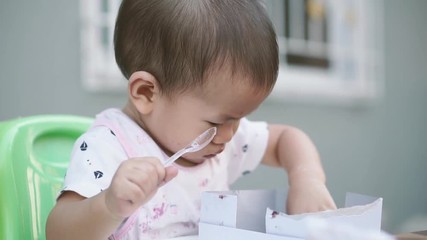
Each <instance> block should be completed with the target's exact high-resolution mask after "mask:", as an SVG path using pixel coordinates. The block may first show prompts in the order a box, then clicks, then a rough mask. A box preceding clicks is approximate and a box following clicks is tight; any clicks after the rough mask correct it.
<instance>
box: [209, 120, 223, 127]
mask: <svg viewBox="0 0 427 240" xmlns="http://www.w3.org/2000/svg"><path fill="white" fill-rule="evenodd" d="M208 123H209V124H210V125H212V126H219V125H221V124H222V123H219V122H209V121H208Z"/></svg>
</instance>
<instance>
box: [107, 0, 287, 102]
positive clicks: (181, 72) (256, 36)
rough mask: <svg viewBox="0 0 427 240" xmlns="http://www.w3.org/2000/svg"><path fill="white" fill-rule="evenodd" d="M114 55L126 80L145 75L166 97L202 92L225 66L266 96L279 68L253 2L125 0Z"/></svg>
mask: <svg viewBox="0 0 427 240" xmlns="http://www.w3.org/2000/svg"><path fill="white" fill-rule="evenodd" d="M114 49H115V56H116V62H117V64H118V66H119V68H120V70H121V71H122V73H123V75H124V76H125V77H126V78H128V79H129V77H130V75H132V73H133V72H136V71H147V72H149V73H151V74H152V75H154V76H155V77H156V79H157V81H158V82H159V85H160V91H161V92H162V93H163V94H165V95H167V96H173V95H174V94H177V93H178V92H185V91H187V90H190V89H194V88H196V87H202V86H203V85H204V84H205V80H206V78H207V77H209V76H210V75H209V74H211V73H214V72H215V71H217V70H220V69H221V68H222V67H224V66H225V64H227V67H229V69H231V71H232V74H233V75H234V74H239V76H240V75H242V76H244V77H245V79H246V78H247V79H250V81H251V82H250V84H252V85H253V86H254V87H256V88H259V90H265V91H270V90H271V89H272V88H273V86H274V84H275V82H276V78H277V72H278V65H279V58H278V47H277V41H276V34H275V32H274V29H273V26H272V23H271V21H270V19H269V17H268V15H267V13H266V11H265V8H264V6H263V5H262V3H261V2H260V1H257V0H123V1H122V4H121V6H120V10H119V13H118V16H117V21H116V26H115V33H114Z"/></svg>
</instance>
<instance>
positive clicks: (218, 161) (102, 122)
mask: <svg viewBox="0 0 427 240" xmlns="http://www.w3.org/2000/svg"><path fill="white" fill-rule="evenodd" d="M267 142H268V129H267V124H266V123H265V122H252V121H249V120H247V119H245V118H243V119H241V121H240V125H239V128H238V130H237V132H236V134H235V135H234V137H233V138H232V140H231V141H230V142H229V143H228V144H227V145H226V147H225V149H224V151H223V152H222V153H220V154H218V155H217V156H216V157H214V158H211V159H209V160H206V161H205V162H203V163H202V164H200V165H197V166H195V167H182V166H179V165H176V166H177V167H178V168H179V174H178V176H177V177H176V178H174V179H173V180H171V181H170V182H169V183H167V184H166V185H165V186H163V187H161V188H160V189H159V190H158V192H157V193H156V195H155V196H154V197H153V198H152V199H151V200H150V201H149V202H148V203H146V204H145V205H143V206H141V207H140V208H139V210H137V211H136V212H135V213H134V214H133V215H132V216H130V217H129V218H127V219H126V220H125V221H124V222H123V223H122V225H121V226H120V227H119V228H118V229H117V231H116V232H115V233H114V234H113V235H112V236H111V237H110V239H165V238H172V237H177V236H184V235H195V234H197V229H198V222H199V212H200V198H201V192H202V191H223V190H228V189H229V186H230V184H232V183H233V182H234V181H235V180H237V179H238V178H239V177H240V176H242V175H244V174H247V173H249V172H251V171H253V170H254V169H255V168H256V167H257V166H258V165H259V163H260V162H261V159H262V157H263V155H264V152H265V150H266V147H267ZM144 156H153V157H157V158H159V159H160V160H165V159H167V158H168V156H167V155H166V154H165V153H164V152H163V151H162V150H161V149H160V147H159V146H158V145H157V144H156V143H155V142H154V140H153V139H152V138H151V137H150V136H149V135H148V134H147V133H146V132H145V131H144V130H143V129H142V128H140V127H139V126H138V125H137V124H136V123H135V122H134V121H133V120H131V119H130V118H129V117H128V116H127V115H125V114H124V113H123V112H122V111H121V110H119V109H107V110H105V111H103V112H101V113H100V114H98V115H97V116H96V119H95V121H94V123H93V125H92V127H91V128H90V129H89V130H88V131H87V132H86V133H85V134H83V135H82V136H81V137H80V138H79V139H78V140H77V141H76V143H75V145H74V148H73V151H72V155H71V161H70V165H69V168H68V170H67V174H66V176H65V181H64V187H63V189H62V191H74V192H76V193H78V194H80V195H82V196H84V197H87V198H90V197H93V196H94V195H96V194H98V193H99V192H101V191H103V190H105V189H106V188H108V187H109V185H110V183H111V180H112V178H113V175H114V173H115V171H116V170H117V168H118V167H119V165H120V163H121V162H123V161H126V159H129V158H133V157H144Z"/></svg>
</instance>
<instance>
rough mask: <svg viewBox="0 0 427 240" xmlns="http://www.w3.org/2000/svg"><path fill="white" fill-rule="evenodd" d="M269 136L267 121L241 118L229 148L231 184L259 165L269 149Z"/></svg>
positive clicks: (229, 177) (229, 176)
mask: <svg viewBox="0 0 427 240" xmlns="http://www.w3.org/2000/svg"><path fill="white" fill-rule="evenodd" d="M268 136H269V132H268V124H267V123H266V122H258V121H257V122H255V121H249V120H248V119H246V118H242V119H241V120H240V124H239V128H238V129H237V132H236V134H235V135H234V137H233V139H232V140H231V142H230V143H229V147H230V148H229V149H228V150H227V154H228V157H229V158H231V159H230V162H229V166H228V179H229V184H232V183H234V182H235V181H236V180H237V179H238V178H239V177H241V176H242V175H245V174H248V173H250V172H252V171H253V170H255V169H256V168H257V167H258V165H259V164H260V163H261V161H262V159H263V157H264V154H265V151H266V149H267V144H268Z"/></svg>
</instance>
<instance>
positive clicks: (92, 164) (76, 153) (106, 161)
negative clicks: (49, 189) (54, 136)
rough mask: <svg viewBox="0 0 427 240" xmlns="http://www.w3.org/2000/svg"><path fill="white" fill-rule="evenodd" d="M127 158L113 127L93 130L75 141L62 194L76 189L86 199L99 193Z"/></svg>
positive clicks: (108, 183) (107, 185) (100, 127)
mask: <svg viewBox="0 0 427 240" xmlns="http://www.w3.org/2000/svg"><path fill="white" fill-rule="evenodd" d="M127 158H128V157H127V155H126V153H125V151H124V150H123V147H122V146H121V145H120V143H119V141H118V140H117V138H116V136H115V135H114V133H113V132H111V131H110V129H108V128H107V127H104V126H99V127H95V128H92V129H90V130H89V131H88V132H86V133H85V134H83V135H82V136H81V137H80V138H79V139H78V140H77V141H76V142H75V144H74V147H73V151H72V153H71V160H70V164H69V167H68V169H67V173H66V175H65V179H64V186H63V189H62V191H61V193H62V192H64V191H73V192H76V193H78V194H80V195H81V196H83V197H86V198H89V197H92V196H94V195H96V194H98V193H99V192H101V191H103V190H104V189H106V188H108V187H109V186H110V183H111V180H112V178H113V176H114V173H115V172H116V170H117V168H118V167H119V165H120V163H121V162H122V161H123V160H126V159H127Z"/></svg>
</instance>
